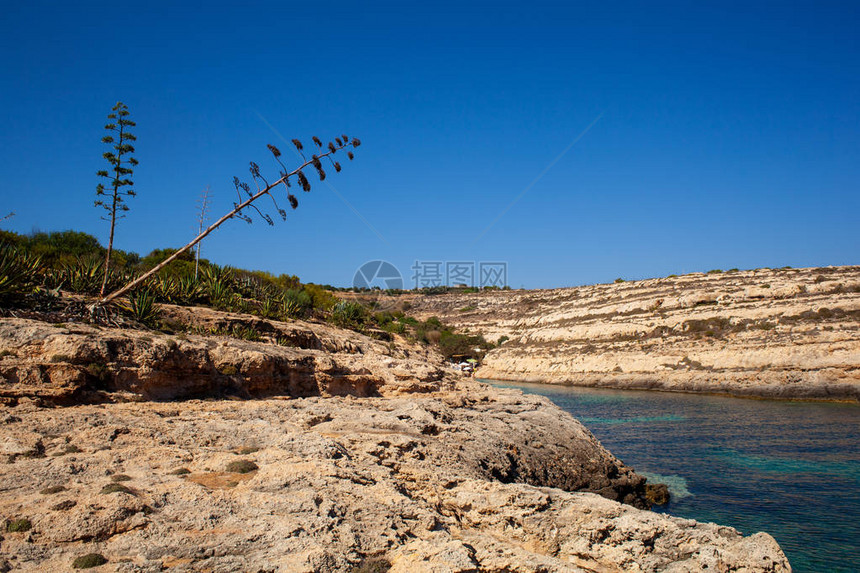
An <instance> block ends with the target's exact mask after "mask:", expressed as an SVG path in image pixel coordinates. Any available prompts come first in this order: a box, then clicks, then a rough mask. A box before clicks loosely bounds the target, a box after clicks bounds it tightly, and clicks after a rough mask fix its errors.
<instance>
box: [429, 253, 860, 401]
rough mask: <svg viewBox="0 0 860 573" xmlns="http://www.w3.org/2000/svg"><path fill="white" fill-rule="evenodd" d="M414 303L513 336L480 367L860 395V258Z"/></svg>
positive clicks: (619, 385) (782, 395) (509, 373)
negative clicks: (856, 262) (858, 262)
mask: <svg viewBox="0 0 860 573" xmlns="http://www.w3.org/2000/svg"><path fill="white" fill-rule="evenodd" d="M412 305H413V308H412V312H414V313H416V314H417V315H418V316H419V317H424V318H426V317H428V316H438V317H439V318H441V319H442V320H443V321H444V322H446V323H448V324H452V325H454V326H456V327H457V328H458V329H461V330H466V331H470V332H474V333H480V334H483V335H484V336H485V337H486V338H487V339H488V340H492V341H496V340H500V339H502V340H504V342H503V343H502V344H501V345H500V346H499V347H498V348H496V349H493V350H491V351H490V352H489V353H488V354H487V356H486V357H485V359H484V362H483V365H482V367H481V369H480V371H479V373H478V375H479V376H480V377H481V378H486V379H497V380H507V381H514V382H539V383H548V384H568V385H578V386H592V387H602V388H616V389H640V390H664V391H677V392H694V393H713V394H728V395H735V396H742V397H756V398H772V399H803V400H806V399H811V400H839V401H860V267H826V268H810V269H759V270H755V271H734V272H719V273H717V272H714V273H708V274H703V273H696V274H691V275H684V276H680V277H669V278H662V279H648V280H641V281H635V282H620V283H616V284H605V285H592V286H583V287H577V288H566V289H553V290H535V291H485V292H480V293H471V294H447V295H439V296H422V297H417V298H416V299H415V300H414V301H413V302H412ZM502 337H505V338H502Z"/></svg>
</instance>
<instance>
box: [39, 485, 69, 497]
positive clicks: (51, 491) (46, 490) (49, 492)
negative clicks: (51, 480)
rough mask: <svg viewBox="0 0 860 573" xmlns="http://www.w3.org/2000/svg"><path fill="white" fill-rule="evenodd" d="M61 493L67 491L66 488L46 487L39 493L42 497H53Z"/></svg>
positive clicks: (57, 486) (59, 486)
mask: <svg viewBox="0 0 860 573" xmlns="http://www.w3.org/2000/svg"><path fill="white" fill-rule="evenodd" d="M61 491H66V488H65V486H62V485H52V486H50V487H46V488H44V489H42V490H41V491H39V493H41V494H42V495H52V494H55V493H60V492H61Z"/></svg>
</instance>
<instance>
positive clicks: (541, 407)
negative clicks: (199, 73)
mask: <svg viewBox="0 0 860 573" xmlns="http://www.w3.org/2000/svg"><path fill="white" fill-rule="evenodd" d="M4 417H5V419H3V420H2V423H3V426H2V435H3V441H4V444H5V449H4V458H5V459H3V460H0V463H2V465H0V468H2V469H1V470H0V475H2V484H3V487H2V490H0V514H2V515H3V516H4V517H7V518H9V519H15V518H20V517H24V518H27V519H29V520H30V521H31V522H32V524H33V527H32V529H31V530H30V531H28V532H22V533H5V534H3V537H4V538H3V540H2V541H0V555H2V557H3V559H5V560H6V561H7V562H8V565H10V566H12V567H14V569H15V570H20V571H63V570H68V568H69V565H70V563H71V562H72V561H73V560H74V558H75V557H77V556H80V555H84V554H87V553H100V554H102V555H104V556H105V557H107V558H108V560H109V563H108V564H107V565H105V566H104V568H105V569H102V570H111V571H129V572H131V571H160V570H163V569H169V570H171V571H174V570H175V571H284V572H287V571H289V572H301V571H307V572H311V571H350V570H351V569H352V567H354V566H357V565H359V564H361V563H362V562H364V561H365V560H367V559H373V558H378V559H384V560H385V561H386V562H388V563H390V564H392V571H399V572H410V573H412V572H420V571H434V572H437V571H438V572H441V571H458V572H467V571H499V572H501V571H529V572H538V571H544V572H546V571H664V570H667V571H699V570H702V568H703V566H705V565H707V566H708V567H709V569H710V570H716V571H719V570H736V571H788V570H789V569H788V565H787V561H786V559H785V557H784V555H783V554H782V552H781V550H780V549H779V546H778V545H777V544H776V542H775V541H774V540H773V539H772V538H771V537H770V536H768V535H766V534H763V533H761V534H756V535H753V536H749V537H743V536H741V535H740V534H738V533H737V532H736V531H735V530H733V529H730V528H727V527H720V526H716V525H712V524H699V523H696V522H693V521H689V520H682V519H676V518H672V517H667V516H664V515H659V514H655V513H652V512H650V511H646V510H641V509H636V508H634V507H632V506H630V505H626V504H621V503H618V502H616V501H611V500H609V499H606V497H601V496H599V495H595V494H593V493H583V492H581V491H580V492H575V493H571V492H566V491H564V490H563V489H560V488H568V489H585V490H592V491H597V492H599V493H601V494H603V495H604V496H608V497H615V498H617V499H624V500H625V501H629V502H632V503H640V501H639V499H638V496H639V495H640V494H641V491H642V489H643V488H642V480H641V478H639V477H638V476H636V475H635V474H634V473H632V472H631V471H630V470H629V469H628V468H626V467H625V466H623V464H621V463H620V462H618V461H617V460H615V459H614V458H613V457H612V456H611V455H610V454H609V453H608V452H606V451H605V450H604V449H603V448H602V447H600V445H599V444H598V443H597V442H596V440H594V438H593V437H592V436H591V435H590V434H589V433H588V432H587V431H586V430H585V429H584V428H583V427H582V426H581V425H579V424H578V423H577V422H576V421H574V420H573V419H572V418H570V417H569V416H567V415H566V414H564V413H563V412H561V411H560V410H558V409H557V408H556V407H554V406H553V405H552V404H550V403H549V402H547V401H545V400H544V399H542V398H538V397H534V396H523V395H522V394H519V393H517V392H514V391H497V390H494V389H490V388H488V387H486V386H483V385H477V384H463V385H461V384H459V383H458V384H457V385H456V387H454V388H451V389H448V390H445V391H440V392H437V393H435V394H432V395H427V394H421V395H413V396H400V397H379V398H356V397H352V396H345V397H342V396H338V397H328V398H324V397H308V398H294V399H267V400H245V401H224V400H220V401H199V400H191V401H185V402H179V403H143V404H141V403H120V404H103V405H81V406H71V407H65V408H53V409H46V408H36V407H34V406H32V405H30V404H27V403H22V404H21V405H19V406H18V407H16V408H7V409H6V412H5V413H4ZM238 460H247V461H250V462H253V463H254V464H255V465H256V466H257V468H258V469H256V470H252V471H250V472H249V473H236V472H235V471H231V467H232V466H231V465H230V464H231V462H235V461H238ZM251 467H253V466H251ZM115 476H127V477H122V478H120V479H121V480H122V481H119V482H114V481H113V480H114V479H115ZM517 482H519V483H517ZM522 482H528V483H522ZM112 483H120V484H121V485H122V486H124V487H125V488H127V491H119V492H115V493H102V492H103V491H106V490H104V487H105V486H106V485H109V484H112ZM529 484H532V485H529ZM40 492H41V493H40Z"/></svg>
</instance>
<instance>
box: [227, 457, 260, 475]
mask: <svg viewBox="0 0 860 573" xmlns="http://www.w3.org/2000/svg"><path fill="white" fill-rule="evenodd" d="M258 469H260V468H259V466H257V464H255V463H254V462H252V461H251V460H236V461H235V462H230V463H229V464H227V471H228V472H233V473H237V474H247V473H251V472H253V471H256V470H258Z"/></svg>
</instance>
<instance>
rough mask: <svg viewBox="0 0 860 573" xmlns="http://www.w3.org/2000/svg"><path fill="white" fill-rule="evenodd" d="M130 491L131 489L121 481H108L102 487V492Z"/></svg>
mask: <svg viewBox="0 0 860 573" xmlns="http://www.w3.org/2000/svg"><path fill="white" fill-rule="evenodd" d="M119 492H123V493H131V490H130V489H128V488H127V487H125V486H124V485H122V484H121V483H109V484H107V485H106V486H104V487H103V488H102V493H119Z"/></svg>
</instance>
